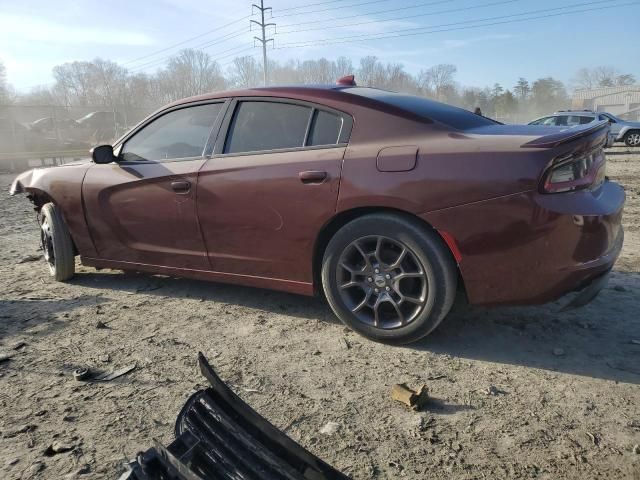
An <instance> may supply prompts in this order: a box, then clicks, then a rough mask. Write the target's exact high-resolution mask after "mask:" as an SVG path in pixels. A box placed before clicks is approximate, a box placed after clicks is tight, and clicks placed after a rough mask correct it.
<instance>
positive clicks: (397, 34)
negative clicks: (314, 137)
mask: <svg viewBox="0 0 640 480" xmlns="http://www.w3.org/2000/svg"><path fill="white" fill-rule="evenodd" d="M608 1H609V0H600V1H597V2H586V3H582V4H574V5H568V6H565V7H558V8H552V9H541V10H533V11H530V12H523V13H519V14H512V15H502V16H498V17H489V18H483V19H476V20H467V21H463V22H454V23H448V24H442V25H434V26H431V27H418V28H410V29H402V30H395V31H391V32H385V33H379V34H363V35H352V36H348V37H337V38H326V39H320V40H309V41H306V42H291V43H286V44H282V45H280V46H279V47H276V48H277V49H285V48H300V47H308V46H315V45H331V44H336V43H346V42H358V41H368V40H381V39H387V38H398V37H407V36H415V35H426V34H430V33H439V32H448V31H454V30H465V29H471V28H480V27H488V26H494V25H504V24H508V23H517V22H523V21H528V20H536V19H540V18H549V17H557V16H562V15H571V14H574V13H584V12H590V11H595V10H603V9H607V8H611V7H624V6H628V5H638V4H639V3H640V2H637V1H634V2H628V3H623V4H616V5H609V6H603V7H595V8H588V9H583V10H574V11H571V12H559V13H554V14H547V15H539V16H536V17H530V18H523V19H515V20H506V21H499V22H493V23H486V24H482V25H470V26H465V27H456V28H446V29H440V30H430V31H426V32H425V31H418V32H413V31H414V30H424V29H432V28H439V27H447V26H452V25H461V24H466V23H473V22H485V21H490V20H494V19H501V18H510V17H515V16H522V15H531V14H533V13H539V12H550V11H554V10H559V9H564V8H575V7H578V6H587V5H594V4H600V3H604V2H608ZM403 32H413V33H403ZM363 37H365V38H363Z"/></svg>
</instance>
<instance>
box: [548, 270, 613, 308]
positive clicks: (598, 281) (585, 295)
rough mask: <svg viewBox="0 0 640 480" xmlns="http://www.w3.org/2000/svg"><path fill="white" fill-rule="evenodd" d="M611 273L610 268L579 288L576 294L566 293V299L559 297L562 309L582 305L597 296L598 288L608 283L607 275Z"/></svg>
mask: <svg viewBox="0 0 640 480" xmlns="http://www.w3.org/2000/svg"><path fill="white" fill-rule="evenodd" d="M610 274H611V270H609V271H608V272H607V273H604V274H602V275H600V276H599V277H596V278H594V279H593V280H590V281H589V282H588V283H587V285H585V286H584V288H582V289H581V290H579V291H578V292H577V294H576V295H573V294H568V295H566V297H569V298H567V299H561V300H560V301H561V303H563V304H564V306H563V307H562V311H563V312H564V311H566V310H571V309H573V308H579V307H583V306H585V305H586V304H588V303H589V302H591V300H593V299H594V298H596V297H597V296H598V293H600V290H602V289H603V288H604V287H606V286H607V283H609V275H610Z"/></svg>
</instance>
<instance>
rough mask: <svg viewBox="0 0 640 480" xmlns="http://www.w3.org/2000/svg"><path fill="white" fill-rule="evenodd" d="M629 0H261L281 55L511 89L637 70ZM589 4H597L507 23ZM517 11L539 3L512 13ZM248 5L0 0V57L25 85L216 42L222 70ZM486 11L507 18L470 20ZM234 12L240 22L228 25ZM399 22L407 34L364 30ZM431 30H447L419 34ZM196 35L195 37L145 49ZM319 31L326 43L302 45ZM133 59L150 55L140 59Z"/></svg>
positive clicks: (240, 39)
mask: <svg viewBox="0 0 640 480" xmlns="http://www.w3.org/2000/svg"><path fill="white" fill-rule="evenodd" d="M253 1H256V0H253ZM258 1H259V0H258ZM632 1H633V0H604V1H599V2H593V1H591V2H590V1H588V0H572V1H568V0H555V1H554V0H510V1H504V0H502V1H501V0H475V1H471V0H442V1H437V0H427V1H425V0H422V1H421V0H377V1H367V0H333V1H327V0H308V1H293V0H266V1H265V5H270V6H272V7H273V19H272V20H270V21H271V22H274V23H276V24H277V34H276V35H272V36H275V47H276V49H270V50H269V55H270V57H271V58H274V59H276V60H287V59H300V60H305V59H311V58H319V57H321V56H324V57H326V58H329V59H335V58H337V57H338V56H340V55H345V56H347V57H350V58H351V59H352V60H353V62H354V65H356V66H357V64H358V61H359V59H360V58H361V57H363V56H366V55H376V56H377V57H379V58H380V59H381V60H382V61H384V62H399V63H402V64H403V65H404V66H405V68H406V70H407V71H409V72H411V73H417V72H418V71H419V70H420V69H422V68H426V67H429V66H431V65H434V64H437V63H453V64H455V65H456V66H457V67H458V74H457V76H456V80H457V81H458V82H459V83H461V84H463V85H470V86H485V85H492V84H493V83H494V82H499V83H501V84H502V85H504V86H505V87H507V88H512V86H513V85H514V84H515V82H516V81H517V79H518V77H520V76H524V77H526V78H528V79H529V80H534V79H536V78H539V77H543V76H554V77H556V78H559V79H561V80H563V81H566V82H568V81H569V80H570V79H571V78H572V77H573V75H574V73H575V71H576V70H577V69H579V68H580V67H585V66H586V67H594V66H597V65H611V66H614V67H616V68H618V69H619V70H621V71H622V72H623V73H632V74H634V75H635V76H636V78H638V79H639V80H640V54H638V52H637V51H636V50H637V47H638V45H640V1H637V0H636V1H633V3H632ZM489 4H493V5H489ZM625 4H629V5H626V6H625ZM571 5H575V6H574V7H571V8H566V9H562V10H561V9H558V7H567V6H571ZM416 6H417V7H416ZM292 7H300V8H293V9H292ZM603 7H605V8H603ZM592 8H598V9H599V10H592V11H585V12H581V13H574V14H571V15H561V16H552V17H551V16H549V17H547V18H540V19H535V20H531V21H522V22H514V20H517V19H522V18H526V17H527V16H529V17H531V16H541V15H552V14H557V13H561V12H567V11H572V10H585V9H592ZM551 9H553V10H551ZM524 12H536V13H531V14H529V15H524V16H518V15H517V14H521V13H524ZM250 14H251V8H250V1H249V0H247V1H245V0H233V1H232V0H222V1H221V0H206V1H205V0H202V1H198V0H156V1H150V0H138V1H131V0H128V1H126V0H108V1H104V0H58V1H55V0H26V1H15V0H0V61H2V62H4V64H5V66H6V67H7V74H8V80H9V82H10V83H11V84H13V86H14V87H15V88H16V89H18V90H19V91H23V92H24V91H28V90H29V89H30V88H33V87H35V86H37V85H48V84H51V82H52V76H51V68H52V67H53V66H54V65H57V64H60V63H64V62H70V61H74V60H91V59H93V58H95V57H102V58H105V59H110V60H114V61H117V62H120V63H122V64H125V62H126V64H125V66H126V67H127V68H129V69H131V70H134V71H135V70H138V71H147V72H153V71H155V70H156V69H157V68H158V67H159V66H161V65H162V61H163V59H164V58H165V57H166V56H167V55H170V54H171V53H173V52H176V51H177V50H179V49H180V48H185V47H190V46H197V45H200V44H203V43H206V42H209V43H211V45H207V46H206V48H205V51H207V52H208V53H210V54H211V55H212V57H214V58H219V62H220V64H221V65H223V66H224V67H225V68H226V67H227V65H226V64H227V63H228V62H229V61H231V60H232V58H233V54H234V53H236V52H238V55H257V56H256V58H258V59H261V54H260V50H259V49H258V47H256V48H255V49H253V48H252V45H253V41H252V38H253V35H255V34H256V33H257V32H255V31H253V32H249V29H248V24H249V18H243V17H247V16H248V15H250ZM497 17H499V18H497ZM251 18H254V19H257V18H258V17H251ZM481 19H491V20H485V21H484V22H480V23H499V22H510V23H501V24H496V25H488V26H482V27H479V28H468V27H470V26H473V25H478V20H481ZM230 22H235V23H233V24H232V25H229V26H227V27H224V25H226V24H228V23H230ZM463 22H466V23H463ZM355 24H357V25H355ZM221 27H224V28H221ZM461 27H464V29H462V28H461ZM243 29H246V32H243V31H242V30H243ZM408 29H416V30H410V31H408V32H406V31H405V30H408ZM399 30H400V31H402V32H399V33H401V34H405V36H401V37H395V38H384V39H377V40H372V39H368V37H367V35H372V34H379V35H384V36H393V35H397V33H394V32H397V31H399ZM433 30H448V31H440V32H436V33H425V32H429V31H431V32H432V31H433ZM270 31H271V32H272V33H273V30H270ZM206 32H210V33H206ZM205 33H206V34H205ZM406 33H414V34H415V33H417V34H415V35H411V36H406ZM202 34H205V35H202ZM196 35H202V36H201V37H200V38H198V39H196V40H193V41H188V42H185V43H184V44H183V45H180V46H178V47H175V48H171V49H169V50H167V51H166V52H162V53H159V54H156V55H153V56H149V55H152V54H154V53H155V52H157V51H158V50H161V49H165V48H167V47H170V46H171V45H173V44H175V43H178V42H183V41H185V40H187V39H189V38H191V37H194V36H196ZM224 35H227V39H226V41H224V42H222V41H220V40H219V37H221V36H224ZM229 37H232V38H229ZM345 37H356V38H345ZM320 40H322V41H324V43H323V44H320V45H306V42H318V41H320ZM337 42H339V43H337ZM292 44H297V45H299V44H302V45H305V46H302V47H298V48H291V47H292ZM286 47H288V48H286ZM140 57H146V58H143V59H140V60H136V59H138V58H140ZM134 60H135V61H134ZM149 62H152V63H151V64H149V65H145V64H146V63H149ZM356 80H357V79H356Z"/></svg>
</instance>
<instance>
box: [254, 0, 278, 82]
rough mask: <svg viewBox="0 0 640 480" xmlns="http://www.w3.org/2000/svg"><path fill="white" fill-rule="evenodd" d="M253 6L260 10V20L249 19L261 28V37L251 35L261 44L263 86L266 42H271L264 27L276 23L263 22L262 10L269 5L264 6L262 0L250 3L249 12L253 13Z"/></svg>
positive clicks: (265, 69) (265, 72)
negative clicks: (258, 2)
mask: <svg viewBox="0 0 640 480" xmlns="http://www.w3.org/2000/svg"><path fill="white" fill-rule="evenodd" d="M253 7H255V8H257V9H258V10H260V18H261V21H260V22H258V21H257V20H251V23H255V24H256V25H258V26H259V27H260V28H261V29H262V38H260V37H255V36H254V37H253V38H255V39H256V40H258V41H259V42H260V43H261V44H262V65H263V68H262V72H263V74H264V85H265V87H266V86H267V43H268V42H273V38H267V37H266V32H265V30H266V28H267V27H269V26H273V27H275V26H276V24H275V23H264V12H265V11H267V10H271V7H265V6H264V0H260V5H259V6H258V5H256V4H255V3H254V4H253V5H251V13H253ZM251 23H250V24H249V28H251Z"/></svg>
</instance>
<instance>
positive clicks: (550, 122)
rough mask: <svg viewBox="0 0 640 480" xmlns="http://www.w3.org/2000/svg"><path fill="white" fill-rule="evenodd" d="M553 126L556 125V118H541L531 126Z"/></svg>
mask: <svg viewBox="0 0 640 480" xmlns="http://www.w3.org/2000/svg"><path fill="white" fill-rule="evenodd" d="M555 124H556V117H543V118H539V119H538V120H536V121H535V122H533V123H532V125H555Z"/></svg>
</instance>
